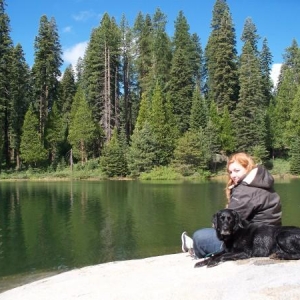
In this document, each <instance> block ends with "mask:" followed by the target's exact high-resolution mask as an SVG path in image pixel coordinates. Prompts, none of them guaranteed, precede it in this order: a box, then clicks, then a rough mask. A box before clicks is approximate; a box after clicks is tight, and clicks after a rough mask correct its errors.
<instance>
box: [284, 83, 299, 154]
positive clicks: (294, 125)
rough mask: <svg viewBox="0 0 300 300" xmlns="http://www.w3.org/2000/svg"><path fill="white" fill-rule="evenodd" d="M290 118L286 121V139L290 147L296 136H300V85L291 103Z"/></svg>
mask: <svg viewBox="0 0 300 300" xmlns="http://www.w3.org/2000/svg"><path fill="white" fill-rule="evenodd" d="M290 109H291V113H290V119H289V120H288V121H287V123H286V132H285V140H286V145H287V147H288V148H290V147H291V144H292V141H293V140H294V139H295V137H297V136H299V137H300V119H299V111H300V86H299V87H298V90H297V93H296V95H295V98H294V99H293V101H292V103H291V108H290Z"/></svg>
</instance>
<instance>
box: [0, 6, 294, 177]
mask: <svg viewBox="0 0 300 300" xmlns="http://www.w3.org/2000/svg"><path fill="white" fill-rule="evenodd" d="M9 23H10V20H9V16H8V15H7V14H6V12H5V0H0V125H1V127H0V128H1V136H0V149H1V152H0V153H1V155H0V160H1V164H0V165H1V168H2V169H12V168H15V169H17V170H19V169H20V168H27V167H29V166H31V167H38V168H42V167H43V168H44V167H49V166H51V167H52V168H53V169H54V170H55V169H56V168H57V166H58V165H59V164H66V163H68V160H69V157H70V153H71V156H72V158H74V161H75V162H79V163H81V164H82V165H84V164H85V163H86V162H87V161H88V160H89V159H97V160H98V161H99V166H100V167H101V169H102V171H103V172H105V173H106V174H107V175H108V176H125V175H128V174H132V175H139V174H140V173H141V172H145V171H150V170H151V169H153V168H154V167H161V166H172V167H174V168H176V169H177V170H179V171H180V172H182V173H184V174H186V173H189V172H194V171H197V170H202V171H203V170H211V171H213V170H214V167H215V163H216V162H217V161H219V160H220V157H221V158H222V157H225V156H226V155H229V154H230V153H232V152H235V151H247V152H249V153H251V154H252V155H254V156H255V157H256V158H258V159H261V160H264V159H266V158H271V157H273V158H274V157H276V158H277V157H281V158H287V159H289V160H290V163H291V171H292V172H293V173H295V174H299V173H300V167H298V166H299V165H300V164H299V163H300V161H299V160H300V156H299V140H300V123H299V118H298V112H299V106H300V88H299V87H300V50H299V47H298V44H297V42H296V41H295V40H293V41H292V45H291V46H290V47H288V48H286V50H285V53H284V63H283V65H282V69H281V74H280V78H279V83H278V85H277V86H276V87H274V86H273V83H272V81H271V78H270V72H271V66H272V54H271V52H270V49H269V48H268V42H267V38H263V40H262V41H261V37H260V36H259V34H258V31H257V28H256V26H255V24H254V23H253V22H252V20H251V19H250V18H248V19H246V20H245V23H244V29H243V33H242V36H241V37H239V38H240V39H241V40H242V42H243V47H242V50H241V53H240V54H238V52H237V49H236V39H237V37H236V34H235V28H234V25H233V20H232V16H231V13H230V9H229V7H228V5H227V3H226V1H225V0H216V2H215V5H214V7H213V14H212V21H211V33H210V36H209V39H208V42H207V45H206V46H205V48H202V45H201V42H200V41H201V40H200V37H199V36H198V35H197V34H195V33H191V32H190V27H189V24H188V20H187V19H186V18H185V16H184V12H183V11H180V12H179V13H178V16H177V19H176V20H175V23H174V35H173V36H172V37H170V36H169V35H168V34H167V32H166V24H167V16H166V15H165V14H164V13H163V12H162V11H161V10H160V9H157V10H156V11H155V13H154V15H153V16H151V15H149V14H145V15H144V14H142V13H139V14H138V15H137V17H136V19H135V22H134V24H133V26H132V27H131V26H130V25H129V23H128V21H127V20H126V17H125V15H124V16H123V17H122V20H121V22H120V24H117V22H116V20H115V19H114V17H111V16H109V15H108V14H107V13H106V14H105V15H104V16H103V18H102V20H101V22H100V24H99V26H98V27H96V28H94V29H93V30H92V32H91V35H90V40H89V44H88V47H87V50H86V53H85V55H84V57H82V58H79V60H78V62H77V65H76V66H71V65H70V66H68V67H67V68H66V69H65V70H64V71H63V74H61V67H62V64H63V61H62V50H61V45H60V41H59V35H58V30H57V25H56V22H55V19H54V18H53V17H52V18H50V19H49V18H48V17H47V16H42V17H41V19H40V25H39V30H38V33H37V36H36V38H35V40H34V50H35V51H34V55H35V56H34V64H33V66H32V68H29V66H28V65H27V63H26V61H25V59H24V53H23V50H22V46H21V45H20V44H18V45H15V46H14V45H13V42H12V40H11V37H10V30H11V29H10V25H9Z"/></svg>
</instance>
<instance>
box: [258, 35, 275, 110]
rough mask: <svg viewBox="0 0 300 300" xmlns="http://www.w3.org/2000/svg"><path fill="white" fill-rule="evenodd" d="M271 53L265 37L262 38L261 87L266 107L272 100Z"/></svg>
mask: <svg viewBox="0 0 300 300" xmlns="http://www.w3.org/2000/svg"><path fill="white" fill-rule="evenodd" d="M272 62H273V60H272V54H271V52H270V49H269V47H268V43H267V39H264V40H263V45H262V50H261V52H260V67H261V72H262V88H263V95H264V100H263V102H264V105H265V107H268V106H269V104H270V103H271V101H272V98H273V93H272V89H273V87H274V85H273V82H272V80H271V77H270V75H271V67H272Z"/></svg>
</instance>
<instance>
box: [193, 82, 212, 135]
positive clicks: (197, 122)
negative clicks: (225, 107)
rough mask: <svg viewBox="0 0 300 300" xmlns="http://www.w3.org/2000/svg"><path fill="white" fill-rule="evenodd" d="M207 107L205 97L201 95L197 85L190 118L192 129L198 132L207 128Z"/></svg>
mask: <svg viewBox="0 0 300 300" xmlns="http://www.w3.org/2000/svg"><path fill="white" fill-rule="evenodd" d="M207 114H208V111H207V105H206V101H205V99H204V97H202V95H201V94H200V89H199V87H198V85H196V87H195V89H194V93H193V102H192V108H191V116H190V129H191V130H198V129H199V128H203V129H204V128H205V127H206V125H207Z"/></svg>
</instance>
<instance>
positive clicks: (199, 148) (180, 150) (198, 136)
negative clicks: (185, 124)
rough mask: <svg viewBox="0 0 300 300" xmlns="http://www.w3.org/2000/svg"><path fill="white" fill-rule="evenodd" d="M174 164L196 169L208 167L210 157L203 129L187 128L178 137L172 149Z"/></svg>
mask: <svg viewBox="0 0 300 300" xmlns="http://www.w3.org/2000/svg"><path fill="white" fill-rule="evenodd" d="M174 158H175V164H180V165H181V166H186V168H189V169H191V170H192V171H194V172H195V171H196V170H197V169H201V170H206V169H208V166H209V162H210V159H211V152H210V147H209V141H208V139H207V136H206V135H205V133H204V131H203V130H202V129H201V128H200V129H199V130H195V131H194V130H189V131H187V132H185V133H184V135H183V136H182V137H180V138H179V140H178V142H177V146H176V148H175V150H174Z"/></svg>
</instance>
